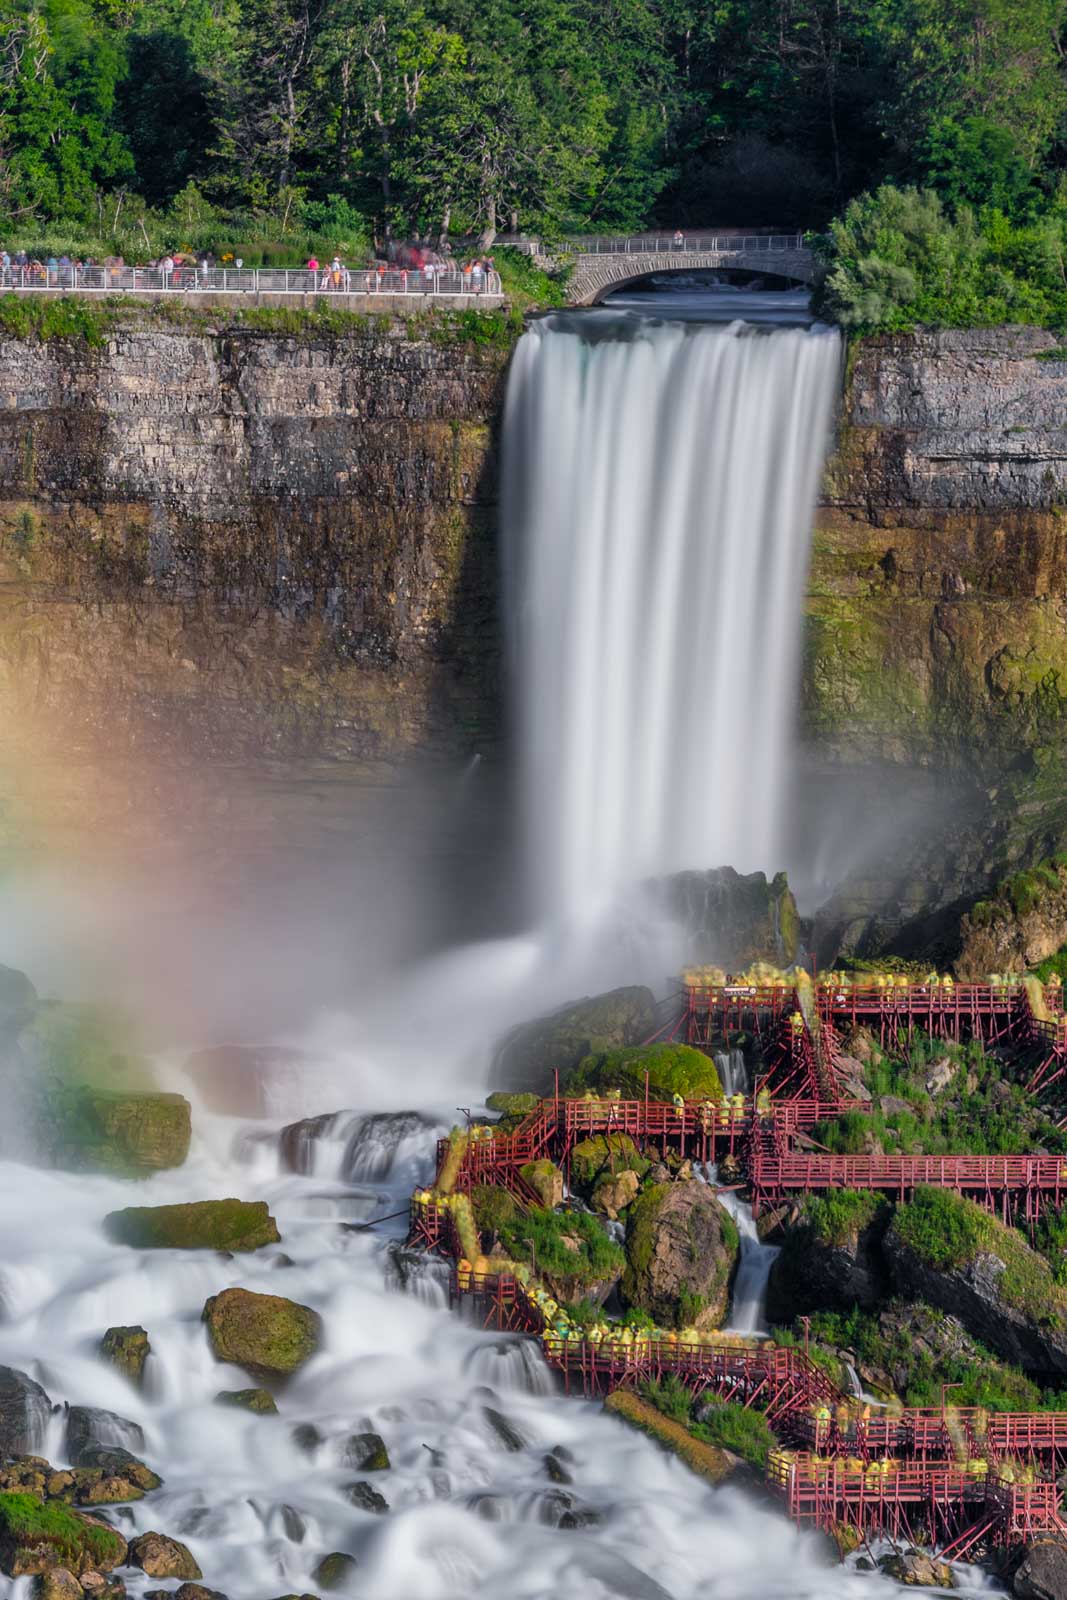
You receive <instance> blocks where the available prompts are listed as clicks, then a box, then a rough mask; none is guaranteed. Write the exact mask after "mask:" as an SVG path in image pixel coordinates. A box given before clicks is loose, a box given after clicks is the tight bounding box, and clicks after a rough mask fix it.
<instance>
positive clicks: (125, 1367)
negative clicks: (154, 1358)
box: [100, 1326, 152, 1388]
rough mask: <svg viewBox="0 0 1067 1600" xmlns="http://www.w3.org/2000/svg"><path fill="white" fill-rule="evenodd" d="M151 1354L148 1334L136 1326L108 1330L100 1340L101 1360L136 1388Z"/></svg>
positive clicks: (138, 1386) (139, 1384)
mask: <svg viewBox="0 0 1067 1600" xmlns="http://www.w3.org/2000/svg"><path fill="white" fill-rule="evenodd" d="M151 1352H152V1346H151V1345H150V1344H149V1342H148V1334H147V1333H146V1332H145V1330H144V1329H143V1328H138V1327H136V1326H131V1327H127V1328H108V1329H107V1331H106V1333H105V1334H104V1336H103V1338H102V1339H101V1340H100V1358H101V1360H103V1361H106V1362H108V1363H109V1365H111V1366H113V1367H117V1368H118V1370H119V1372H121V1373H122V1374H123V1376H124V1377H127V1378H129V1380H130V1382H131V1383H132V1384H134V1385H136V1387H137V1388H140V1386H141V1383H142V1381H143V1379H144V1365H145V1362H146V1361H147V1360H148V1357H149V1355H150V1354H151Z"/></svg>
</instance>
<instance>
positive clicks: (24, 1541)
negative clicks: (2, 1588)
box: [0, 1491, 126, 1578]
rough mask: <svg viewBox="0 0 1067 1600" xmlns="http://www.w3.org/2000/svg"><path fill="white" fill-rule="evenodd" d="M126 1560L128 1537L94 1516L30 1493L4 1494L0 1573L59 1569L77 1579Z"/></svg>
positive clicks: (11, 1575)
mask: <svg viewBox="0 0 1067 1600" xmlns="http://www.w3.org/2000/svg"><path fill="white" fill-rule="evenodd" d="M125 1559H126V1541H125V1539H124V1538H123V1537H122V1535H121V1534H120V1533H116V1531H115V1529H114V1528H110V1527H108V1526H106V1524H104V1523H102V1522H100V1521H98V1520H97V1519H96V1518H95V1517H87V1516H83V1515H82V1514H81V1513H80V1512H77V1511H72V1510H71V1508H70V1507H69V1506H65V1505H62V1504H60V1503H59V1502H57V1501H54V1500H53V1501H49V1502H48V1503H45V1502H43V1501H41V1500H39V1499H38V1498H37V1496H36V1495H33V1494H29V1493H19V1492H17V1491H16V1492H13V1493H7V1494H2V1495H0V1571H2V1572H4V1573H6V1575H7V1576H8V1577H9V1578H19V1577H24V1576H32V1575H34V1574H37V1573H43V1572H48V1571H50V1570H51V1569H52V1568H55V1567H63V1568H64V1569H65V1570H66V1571H68V1572H71V1573H73V1574H74V1575H75V1576H76V1577H77V1576H80V1575H81V1574H82V1573H83V1572H110V1571H111V1570H112V1569H113V1568H114V1567H118V1566H121V1565H122V1563H123V1562H124V1561H125Z"/></svg>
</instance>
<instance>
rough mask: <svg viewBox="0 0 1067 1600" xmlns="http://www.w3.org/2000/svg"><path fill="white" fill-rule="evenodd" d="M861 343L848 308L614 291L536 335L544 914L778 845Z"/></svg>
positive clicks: (535, 532) (529, 409) (528, 391)
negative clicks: (615, 297)
mask: <svg viewBox="0 0 1067 1600" xmlns="http://www.w3.org/2000/svg"><path fill="white" fill-rule="evenodd" d="M838 365H839V343H838V339H837V336H836V334H833V333H830V332H827V331H819V332H817V331H808V330H803V329H797V328H780V329H777V330H775V331H773V332H756V331H754V330H753V329H752V328H750V327H745V326H743V325H741V324H730V325H728V326H715V325H707V324H705V325H692V324H690V325H685V324H681V323H671V322H656V321H651V320H648V319H644V318H640V317H631V316H625V315H623V316H620V315H619V314H617V313H613V312H599V313H591V312H586V313H581V314H572V315H560V316H553V317H548V318H545V319H543V320H542V321H540V322H538V323H536V324H535V325H534V326H533V327H532V328H531V329H530V330H529V331H528V332H527V333H525V334H524V335H523V337H522V339H521V340H520V342H519V347H518V349H517V351H516V355H515V360H514V363H513V367H512V374H511V378H510V382H509V387H508V396H507V407H506V415H505V437H504V501H505V505H504V509H505V526H506V529H507V541H508V549H507V552H506V559H507V566H508V571H507V574H506V579H507V589H508V596H509V601H508V610H509V613H510V619H511V624H512V650H513V658H514V667H515V677H516V687H517V693H518V697H519V705H518V720H519V726H520V730H521V741H522V748H521V767H522V781H521V795H522V804H523V807H524V813H525V814H524V818H523V829H524V838H525V845H526V864H527V879H528V888H529V893H530V897H531V900H532V902H533V910H534V912H535V914H536V915H538V916H540V917H542V918H555V919H559V920H561V921H568V922H577V921H581V920H590V919H592V918H593V917H595V915H596V914H597V913H598V912H599V911H602V910H603V909H605V908H606V907H608V906H610V905H611V904H613V903H614V902H615V901H616V899H617V898H618V897H619V895H620V893H621V891H623V890H624V889H625V888H626V886H627V885H629V884H632V883H634V882H635V881H638V880H641V879H644V878H649V877H655V876H658V875H661V874H664V873H668V872H672V871H676V870H679V869H682V868H687V867H704V866H709V865H717V864H720V863H724V862H725V863H729V864H731V865H733V866H736V867H738V868H739V869H749V868H752V867H756V866H759V867H766V866H767V864H768V863H769V862H770V861H771V860H772V859H773V858H774V856H775V852H776V849H777V841H778V831H779V821H780V817H781V811H782V803H783V798H784V786H785V783H786V780H787V775H788V768H789V749H790V735H791V725H792V715H793V707H794V701H795V691H796V682H797V673H798V661H799V657H798V644H799V621H800V612H801V597H802V593H803V587H804V580H805V573H806V567H807V555H808V543H809V537H808V535H809V527H810V523H811V518H812V513H813V508H814V502H815V495H816V491H817V487H818V483H819V475H820V471H821V467H822V460H823V452H824V448H825V443H826V437H827V432H828V428H829V422H830V417H831V411H832V405H833V399H834V395H835V389H836V383H837V374H838ZM727 778H729V781H726V779H727Z"/></svg>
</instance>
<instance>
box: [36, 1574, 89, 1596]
mask: <svg viewBox="0 0 1067 1600" xmlns="http://www.w3.org/2000/svg"><path fill="white" fill-rule="evenodd" d="M32 1593H33V1600H85V1590H84V1589H83V1588H82V1586H81V1584H80V1583H79V1582H78V1580H77V1578H76V1577H75V1576H74V1574H73V1572H68V1571H67V1569H66V1567H53V1568H52V1570H51V1572H42V1573H41V1574H40V1575H39V1576H38V1577H36V1578H35V1579H34V1580H33V1591H32Z"/></svg>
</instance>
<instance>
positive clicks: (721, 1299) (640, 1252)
mask: <svg viewBox="0 0 1067 1600" xmlns="http://www.w3.org/2000/svg"><path fill="white" fill-rule="evenodd" d="M739 1251H740V1240H739V1238H738V1234H737V1228H736V1226H735V1224H734V1221H733V1219H732V1218H731V1217H730V1216H729V1214H728V1213H727V1212H726V1211H725V1209H724V1208H723V1207H722V1206H721V1205H720V1203H719V1201H718V1200H717V1199H716V1198H715V1195H714V1194H713V1193H712V1191H711V1190H710V1189H709V1188H708V1187H707V1186H706V1184H703V1183H698V1182H697V1181H696V1180H695V1179H694V1180H693V1181H691V1182H689V1183H659V1184H652V1185H651V1186H650V1187H648V1188H646V1189H645V1190H644V1192H643V1193H642V1194H640V1195H639V1196H638V1198H637V1199H636V1200H635V1201H634V1203H633V1205H632V1206H631V1207H630V1210H629V1214H628V1217H627V1227H626V1270H625V1271H624V1273H623V1276H622V1294H623V1299H624V1300H625V1301H626V1303H627V1305H628V1306H630V1307H632V1308H635V1309H637V1310H639V1311H645V1312H647V1313H648V1315H649V1316H651V1317H652V1318H653V1319H654V1320H655V1321H656V1322H657V1323H659V1325H660V1326H661V1327H693V1326H695V1327H698V1328H715V1327H718V1326H719V1325H720V1324H721V1322H722V1320H723V1318H724V1317H725V1315H726V1309H727V1306H728V1303H729V1286H730V1278H731V1276H732V1274H733V1270H734V1266H735V1264H736V1262H737V1258H738V1254H739Z"/></svg>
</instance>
